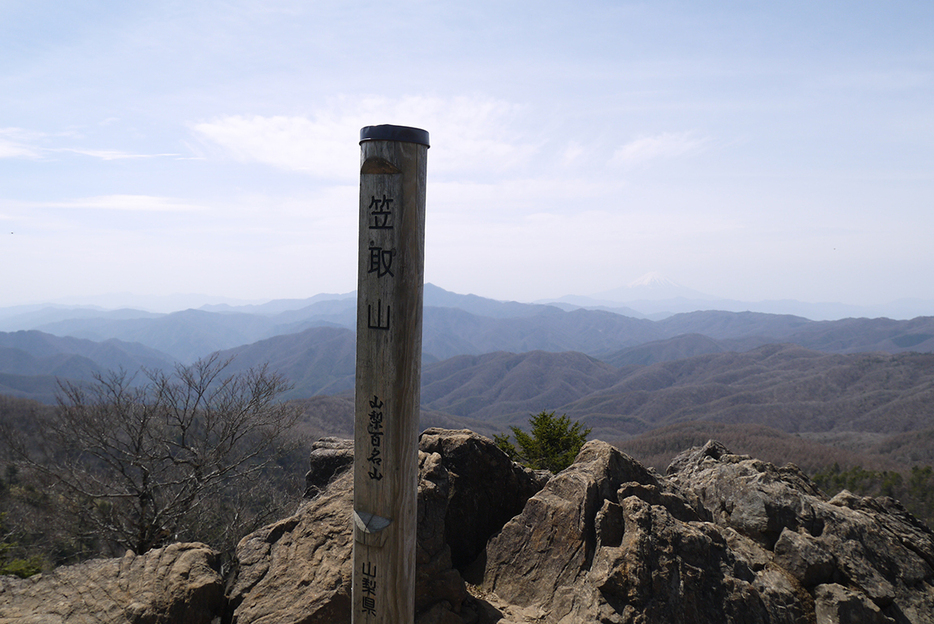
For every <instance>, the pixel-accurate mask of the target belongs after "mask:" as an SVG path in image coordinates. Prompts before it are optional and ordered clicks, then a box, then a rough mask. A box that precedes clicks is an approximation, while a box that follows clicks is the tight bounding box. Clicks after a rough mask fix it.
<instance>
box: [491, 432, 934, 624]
mask: <svg viewBox="0 0 934 624" xmlns="http://www.w3.org/2000/svg"><path fill="white" fill-rule="evenodd" d="M932 565H934V534H932V532H931V531H930V530H929V529H928V528H927V527H925V526H924V525H923V524H922V523H920V522H918V521H917V520H916V519H914V518H913V517H912V516H911V515H910V514H908V513H907V512H906V511H905V510H904V508H902V507H901V505H899V504H898V503H897V502H895V501H893V500H891V499H884V498H882V499H870V498H861V497H856V496H853V495H851V494H849V493H842V494H841V495H838V496H837V497H835V498H834V499H831V500H827V498H826V497H825V496H824V495H823V494H821V492H819V491H818V490H817V488H816V487H814V485H813V484H812V483H811V482H810V481H809V480H808V478H807V476H806V475H804V474H803V473H801V472H800V471H799V470H798V469H797V468H795V467H794V466H790V465H789V466H784V467H781V468H779V467H776V466H773V465H771V464H767V463H764V462H760V461H758V460H755V459H752V458H750V457H745V456H738V455H734V454H732V453H731V452H730V451H729V450H728V449H726V448H725V447H723V446H722V445H720V444H718V443H716V442H710V443H708V444H707V445H705V446H704V447H702V448H695V449H691V450H690V451H688V452H686V453H684V454H682V455H681V456H679V457H678V458H676V459H675V461H674V462H672V465H671V466H670V467H669V470H668V474H667V476H666V477H662V476H660V475H657V474H655V473H653V472H652V471H650V470H646V469H645V468H643V467H642V466H641V465H639V464H638V463H637V462H635V461H634V460H632V459H631V458H629V457H628V456H626V455H624V454H622V453H620V452H619V451H617V450H616V449H614V448H613V447H611V446H609V445H607V444H605V443H603V442H598V441H594V442H589V443H587V444H586V445H585V446H584V448H583V449H582V450H581V453H580V454H579V455H578V457H577V459H576V460H575V462H574V464H573V465H572V466H571V467H570V468H568V469H567V470H565V471H563V472H562V473H560V474H558V475H557V476H555V477H554V478H553V479H552V480H551V481H549V482H548V484H547V485H546V487H545V488H544V489H543V490H541V491H540V492H539V493H538V494H536V495H535V496H533V497H532V498H531V499H529V501H528V503H527V504H526V506H525V509H524V510H523V511H522V513H521V514H520V515H518V516H516V517H515V518H513V519H512V520H511V521H510V522H508V523H507V524H506V526H505V527H503V529H502V531H500V532H499V534H497V535H496V536H494V537H493V538H492V539H491V540H490V542H489V544H488V546H487V550H486V567H485V570H484V578H483V583H482V587H481V592H482V595H483V598H484V600H485V602H486V604H488V605H489V607H490V608H491V609H492V610H493V611H492V613H493V614H494V617H493V618H491V619H496V618H500V619H499V622H500V624H506V623H520V622H522V623H524V622H533V621H535V622H546V623H547V622H561V623H564V624H570V623H572V622H606V623H613V624H622V623H632V624H655V623H659V624H661V623H666V624H668V623H675V624H677V623H684V624H688V623H691V624H705V623H710V624H713V623H717V624H721V623H740V622H743V623H745V622H749V623H763V624H764V623H789V624H792V623H794V624H799V623H800V624H805V623H814V622H817V623H819V624H825V623H826V624H831V623H836V622H840V623H844V622H846V623H862V622H895V623H898V624H904V623H912V624H928V623H934V574H932Z"/></svg>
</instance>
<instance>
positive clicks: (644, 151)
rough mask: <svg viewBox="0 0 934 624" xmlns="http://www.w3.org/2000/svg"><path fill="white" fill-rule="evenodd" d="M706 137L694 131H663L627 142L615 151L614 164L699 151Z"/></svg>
mask: <svg viewBox="0 0 934 624" xmlns="http://www.w3.org/2000/svg"><path fill="white" fill-rule="evenodd" d="M704 143H706V139H705V138H702V137H698V136H696V135H695V133H693V132H663V133H661V134H656V135H653V136H644V137H640V138H638V139H635V140H633V141H630V142H629V143H626V144H625V145H623V146H622V147H620V148H619V149H617V150H616V151H615V152H614V153H613V157H612V158H611V159H610V163H611V164H613V165H635V164H641V163H644V162H647V161H650V160H655V159H658V158H676V157H678V156H684V155H685V154H689V153H691V152H694V151H697V150H698V149H700V147H701V146H703V145H704Z"/></svg>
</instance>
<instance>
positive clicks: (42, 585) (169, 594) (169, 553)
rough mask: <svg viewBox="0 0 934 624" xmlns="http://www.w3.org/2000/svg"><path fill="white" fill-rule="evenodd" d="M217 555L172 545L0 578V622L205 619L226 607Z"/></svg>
mask: <svg viewBox="0 0 934 624" xmlns="http://www.w3.org/2000/svg"><path fill="white" fill-rule="evenodd" d="M217 563H218V562H217V553H216V552H214V551H213V550H211V549H210V548H208V547H207V546H205V545H204V544H171V545H169V546H166V547H165V548H159V549H155V550H151V551H149V552H147V553H146V554H144V555H140V556H136V555H134V554H133V553H132V552H127V554H126V555H125V556H124V557H123V558H120V559H98V560H94V561H88V562H85V563H81V564H78V565H73V566H65V567H60V568H57V569H56V570H54V571H53V572H51V573H49V574H38V575H36V576H33V577H30V578H28V579H17V578H14V577H10V576H2V577H0V623H2V624H14V623H15V624H66V623H67V624H173V623H177V622H185V623H186V624H208V623H209V622H211V621H212V619H214V618H215V617H217V616H219V615H220V614H221V613H222V611H223V607H224V582H223V579H222V578H221V575H220V574H219V573H218V570H217V567H218V566H217Z"/></svg>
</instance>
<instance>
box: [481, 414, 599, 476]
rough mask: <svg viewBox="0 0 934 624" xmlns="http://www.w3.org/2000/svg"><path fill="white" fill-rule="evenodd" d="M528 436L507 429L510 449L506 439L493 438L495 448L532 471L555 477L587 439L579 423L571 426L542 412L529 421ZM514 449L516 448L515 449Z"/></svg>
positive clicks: (513, 428)
mask: <svg viewBox="0 0 934 624" xmlns="http://www.w3.org/2000/svg"><path fill="white" fill-rule="evenodd" d="M529 425H531V427H532V429H531V434H528V433H525V432H524V431H522V430H521V429H519V428H518V427H510V429H512V433H513V435H514V436H515V438H516V444H515V445H514V444H513V443H512V442H510V440H509V435H496V436H493V437H494V439H495V440H496V445H497V446H498V447H499V448H500V449H502V450H503V451H504V452H505V453H506V454H507V455H509V457H510V458H511V459H512V460H513V461H516V462H519V463H520V464H523V465H525V466H528V467H529V468H533V469H535V470H550V471H551V472H554V473H558V472H561V471H562V470H564V469H565V468H567V467H568V466H570V465H571V463H572V462H573V461H574V458H575V457H577V454H578V453H579V452H580V450H581V447H582V446H584V443H585V442H586V441H587V436H588V435H590V429H589V428H588V429H584V427H583V425H581V423H579V422H573V423H572V422H571V419H570V418H568V416H567V414H563V415H561V416H555V413H554V412H545V411H542V412H540V413H539V414H536V415H534V416H531V417H530V418H529ZM517 445H518V446H517Z"/></svg>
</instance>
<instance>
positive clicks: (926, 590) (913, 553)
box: [668, 442, 934, 623]
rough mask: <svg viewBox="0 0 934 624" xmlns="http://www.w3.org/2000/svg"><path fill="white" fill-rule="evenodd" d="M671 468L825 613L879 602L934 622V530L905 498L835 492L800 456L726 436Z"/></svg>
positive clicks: (883, 609)
mask: <svg viewBox="0 0 934 624" xmlns="http://www.w3.org/2000/svg"><path fill="white" fill-rule="evenodd" d="M668 473H669V477H670V478H671V480H672V482H673V483H675V484H676V485H680V486H681V487H685V488H690V489H691V490H692V491H693V492H695V493H696V494H697V495H698V497H699V498H700V500H701V501H702V502H703V504H704V506H705V507H706V508H707V509H708V511H709V512H710V513H711V516H712V517H713V519H714V521H715V522H716V523H717V524H718V526H721V527H724V528H730V529H733V530H735V531H736V532H737V533H738V534H740V535H742V536H744V537H746V538H748V539H750V540H752V541H754V542H755V543H756V544H758V545H759V546H760V547H761V548H762V549H763V550H765V551H766V552H767V555H768V557H769V560H770V562H771V564H772V565H774V566H777V567H779V568H781V569H782V570H784V571H785V572H787V573H788V574H789V575H790V576H792V577H793V578H794V579H795V581H796V582H797V583H798V584H800V585H801V586H802V587H804V588H806V589H807V590H808V591H809V592H810V594H811V595H812V596H813V597H814V598H815V600H817V602H818V606H819V607H820V609H819V612H820V613H843V614H846V613H851V612H853V613H855V612H857V611H859V612H862V611H863V607H862V606H860V605H865V604H869V603H872V605H874V607H873V609H870V610H878V611H880V613H881V614H882V615H884V616H885V617H888V618H890V619H891V620H893V621H895V622H913V623H934V533H932V532H931V530H930V529H929V528H928V527H926V526H925V525H924V524H923V523H921V522H920V521H918V520H917V519H916V518H914V517H913V516H912V515H911V514H910V513H908V512H907V511H906V510H905V508H904V507H902V506H901V505H900V504H899V503H898V502H897V501H895V500H893V499H891V498H868V497H860V496H855V495H853V494H851V493H849V492H847V491H845V490H844V491H843V492H841V493H840V494H838V495H837V496H835V497H834V498H832V499H830V500H828V499H827V498H826V497H825V496H824V495H823V494H822V493H821V492H819V491H818V490H817V488H816V487H815V486H814V485H813V484H812V483H811V482H810V480H809V479H808V478H807V476H806V475H804V474H803V473H802V472H801V471H800V470H798V469H797V468H796V467H794V466H793V465H787V466H783V467H781V468H777V467H775V466H773V465H772V464H768V463H765V462H761V461H759V460H756V459H753V458H751V457H748V456H745V455H734V454H732V453H730V452H729V451H728V450H727V449H725V448H724V447H723V446H722V445H720V444H718V443H716V442H708V443H707V444H706V445H705V446H704V447H702V448H697V449H692V450H690V451H687V452H685V453H682V454H681V455H680V456H678V457H677V458H675V460H674V461H673V462H672V465H671V466H670V467H669V469H668ZM825 585H828V586H831V587H825ZM838 587H843V588H844V589H846V591H845V592H844V591H840V590H839V589H838ZM835 601H836V602H840V601H842V602H840V604H839V605H836V602H835ZM867 601H868V602H867ZM873 612H874V611H873ZM828 617H830V616H828ZM834 617H837V616H834ZM840 617H841V618H842V619H841V620H840V621H871V620H869V619H866V620H864V619H859V618H857V619H853V620H848V619H847V617H848V616H840ZM869 617H870V616H868V615H867V616H866V618H869ZM872 617H875V616H872ZM828 621H836V620H833V619H832V618H831V620H828Z"/></svg>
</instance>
